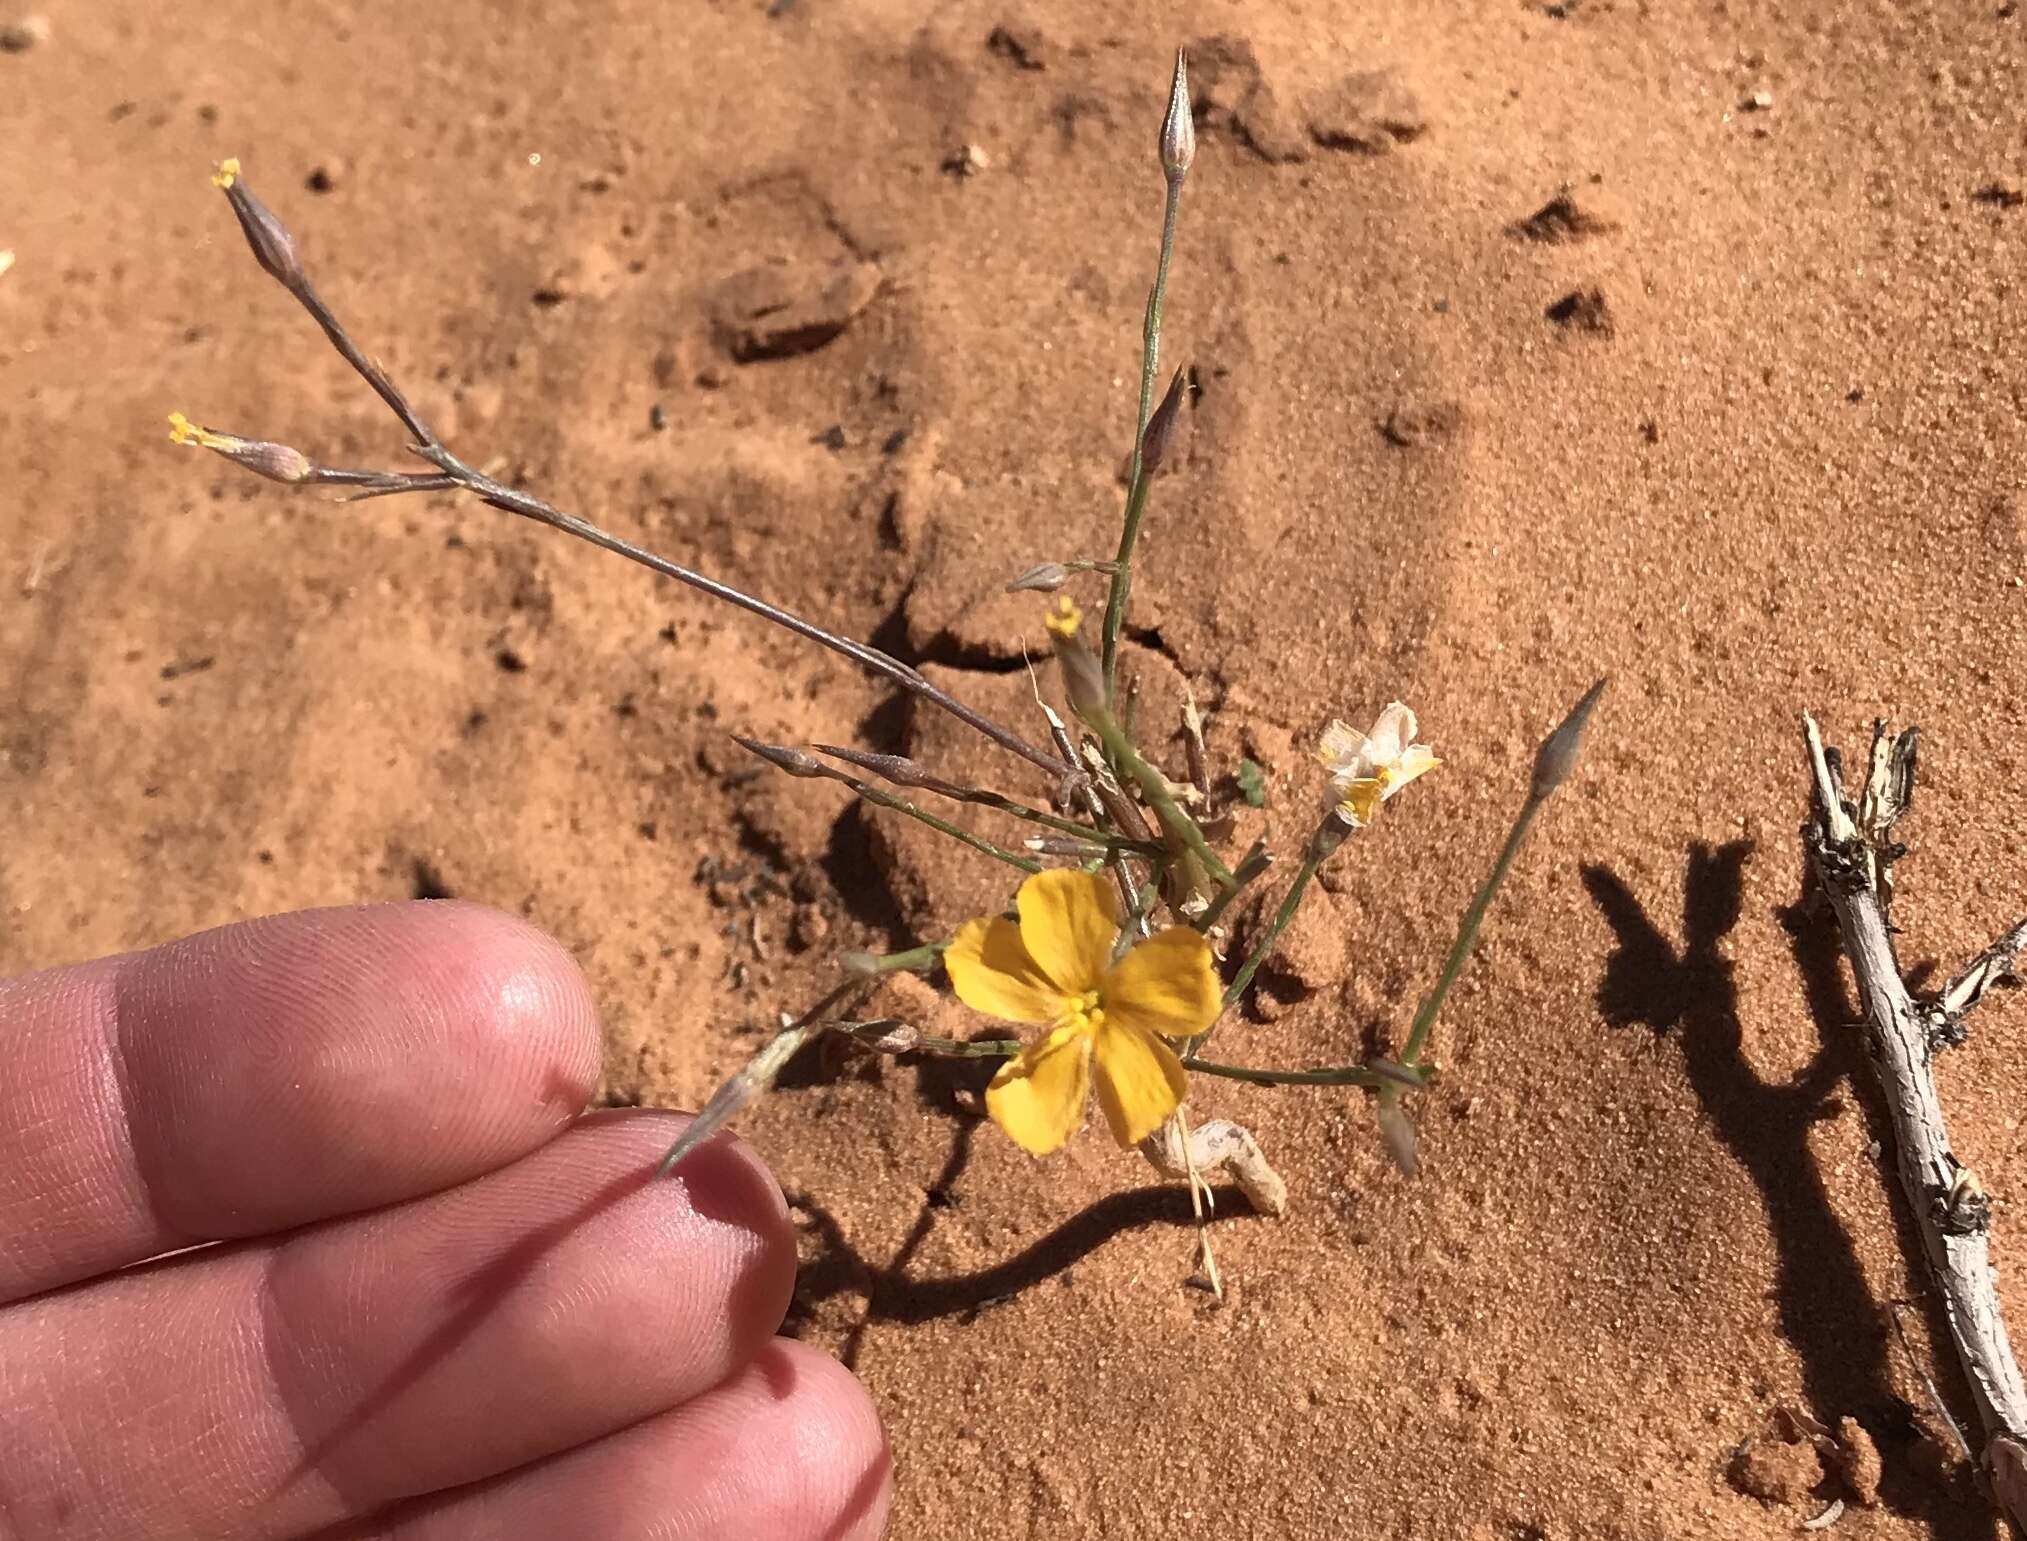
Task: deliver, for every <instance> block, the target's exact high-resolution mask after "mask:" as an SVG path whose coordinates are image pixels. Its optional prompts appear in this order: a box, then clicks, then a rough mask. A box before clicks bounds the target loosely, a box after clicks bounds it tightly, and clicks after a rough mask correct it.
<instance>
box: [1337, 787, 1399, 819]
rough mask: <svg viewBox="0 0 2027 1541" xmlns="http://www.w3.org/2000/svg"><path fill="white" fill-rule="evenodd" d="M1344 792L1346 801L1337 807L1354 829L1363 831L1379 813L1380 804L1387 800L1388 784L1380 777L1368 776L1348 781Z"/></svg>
mask: <svg viewBox="0 0 2027 1541" xmlns="http://www.w3.org/2000/svg"><path fill="white" fill-rule="evenodd" d="M1342 790H1343V792H1344V800H1343V801H1342V802H1340V803H1339V804H1338V805H1337V806H1338V808H1339V809H1340V810H1341V811H1342V812H1343V814H1344V816H1345V817H1346V818H1347V819H1349V820H1350V821H1351V824H1352V827H1353V828H1354V829H1362V828H1364V827H1365V826H1366V825H1368V824H1370V823H1371V822H1372V816H1373V815H1374V814H1375V813H1377V812H1378V811H1379V805H1380V803H1381V802H1382V801H1383V800H1384V799H1385V798H1386V793H1387V784H1386V782H1385V781H1384V780H1382V779H1381V778H1380V777H1378V776H1367V777H1365V778H1363V779H1362V780H1358V781H1347V782H1346V783H1345V784H1344V786H1343V788H1342Z"/></svg>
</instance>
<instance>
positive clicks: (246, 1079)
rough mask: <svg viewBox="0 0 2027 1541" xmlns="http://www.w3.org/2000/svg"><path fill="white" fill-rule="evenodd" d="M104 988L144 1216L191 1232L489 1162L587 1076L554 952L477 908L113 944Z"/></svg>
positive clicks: (590, 1081)
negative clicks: (122, 948) (149, 946)
mask: <svg viewBox="0 0 2027 1541" xmlns="http://www.w3.org/2000/svg"><path fill="white" fill-rule="evenodd" d="M114 988H115V993H116V996H117V1002H118V1004H117V1010H116V1012H115V1014H114V1016H115V1027H114V1033H115V1036H116V1038H117V1042H118V1052H117V1056H116V1058H117V1063H118V1064H119V1065H120V1067H121V1071H122V1079H123V1082H124V1084H125V1093H126V1102H127V1110H128V1117H129V1121H130V1125H131V1132H132V1140H133V1149H134V1155H135V1159H136V1162H137V1164H138V1166H139V1169H140V1173H141V1176H142V1178H143V1180H144V1181H145V1182H146V1184H147V1186H148V1189H149V1192H150V1195H151V1198H152V1201H153V1204H154V1207H155V1209H156V1211H157V1213H158V1215H159V1216H160V1217H161V1218H162V1219H163V1220H164V1221H165V1222H166V1223H168V1224H169V1225H170V1226H172V1227H174V1228H176V1229H178V1230H180V1231H183V1232H185V1233H187V1234H189V1235H192V1236H199V1237H218V1236H231V1235H251V1234H258V1233H260V1232H262V1231H266V1230H269V1229H275V1228H279V1227H282V1226H286V1225H290V1224H297V1223H300V1222H301V1221H303V1220H305V1219H310V1218H318V1217H320V1216H323V1215H329V1214H335V1213H344V1212H348V1211H351V1210H356V1209H362V1208H368V1207H372V1206H374V1205H377V1204H383V1203H389V1202H393V1201H396V1200H399V1199H403V1198H407V1197H411V1196H413V1195H416V1194H420V1193H426V1192H430V1191H434V1190H435V1189H438V1188H442V1187H446V1186H449V1185H450V1184H452V1183H456V1182H459V1181H463V1180H466V1179H468V1178H470V1177H474V1176H477V1175H479V1174H481V1173H484V1172H488V1171H491V1170H493V1169H495V1168H496V1167H499V1166H501V1165H504V1164H505V1163H507V1162H509V1161H512V1160H514V1159H515V1158H516V1157H518V1156H521V1155H523V1154H525V1153H526V1152H527V1151H529V1150H531V1149H533V1148H535V1147H536V1146H538V1145H541V1144H543V1143H545V1142H546V1141H548V1140H550V1139H552V1138H554V1137H555V1136H556V1135H557V1134H559V1133H561V1132H562V1130H563V1129H565V1128H566V1127H568V1125H569V1123H570V1121H571V1119H572V1118H574V1117H575V1115H576V1114H577V1112H578V1111H579V1110H580V1109H581V1108H582V1107H583V1106H584V1103H585V1101H586V1100H587V1098H588V1097H589V1096H590V1094H591V1091H592V1088H593V1087H594V1086H595V1085H596V1083H597V1077H598V1068H599V1049H600V1043H599V1032H598V1021H597V1013H596V1010H595V1008H594V1006H593V1004H592V1000H591V994H590V990H589V987H588V986H587V985H586V983H585V980H584V976H583V974H582V972H581V971H580V970H579V969H578V967H577V965H576V963H575V961H574V960H572V959H571V957H570V956H569V954H568V953H566V952H565V951H564V950H563V949H562V948H561V947H560V946H558V945H557V944H556V943H555V942H553V941H552V940H550V939H549V938H547V937H545V936H544V935H543V934H542V933H541V932H539V931H537V930H536V929H535V928H534V927H532V926H530V925H528V924H527V923H526V922H524V921H521V920H517V919H515V918H513V917H512V916H509V915H504V914H502V913H500V912H499V911H496V910H490V909H486V908H484V907H483V906H480V905H474V904H464V903H458V902H454V901H452V902H437V901H431V902H415V903H407V904H390V905H367V906H357V907H353V908H346V909H331V910H313V911H306V912H302V913H298V914H291V915H282V916H275V917H272V918H269V919H265V920H259V921H252V922H248V923H245V924H241V925H236V926H228V927H224V928H222V929H220V930H217V931H212V932H207V933H204V934H202V935H199V936H194V937H190V938H187V939H185V940H183V941H181V942H175V943H171V944H169V945H168V946H166V947H161V948H157V949H156V950H155V951H153V952H150V953H145V954H141V955H139V956H137V957H135V958H133V959H131V960H128V961H127V962H126V964H125V965H124V967H123V968H122V969H121V972H120V975H119V978H118V982H117V984H116V985H115V987H114ZM227 1194H230V1195H232V1196H233V1202H232V1203H231V1205H230V1206H229V1208H228V1206H226V1205H225V1204H224V1203H223V1202H222V1196H224V1195H227Z"/></svg>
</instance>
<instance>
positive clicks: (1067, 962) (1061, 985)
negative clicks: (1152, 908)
mask: <svg viewBox="0 0 2027 1541" xmlns="http://www.w3.org/2000/svg"><path fill="white" fill-rule="evenodd" d="M1014 908H1015V909H1017V910H1019V911H1020V917H1021V941H1022V943H1023V944H1025V946H1026V947H1027V951H1028V956H1029V957H1031V958H1033V959H1034V960H1035V964H1036V966H1037V967H1038V968H1040V969H1041V971H1042V973H1043V974H1044V975H1046V976H1047V977H1048V978H1049V979H1050V980H1051V981H1052V982H1053V983H1054V984H1055V986H1056V988H1057V990H1059V991H1060V992H1061V993H1062V994H1064V995H1066V996H1071V997H1075V996H1079V995H1082V994H1084V993H1085V992H1086V991H1090V990H1095V989H1097V988H1098V981H1099V980H1101V979H1103V978H1104V977H1105V970H1106V969H1108V968H1110V967H1111V966H1112V944H1113V943H1114V942H1115V941H1117V940H1118V939H1119V911H1118V908H1117V907H1116V906H1115V904H1114V903H1113V899H1112V889H1111V887H1110V885H1108V884H1107V883H1106V882H1105V881H1104V880H1103V879H1101V878H1100V877H1099V876H1098V875H1097V874H1096V873H1094V872H1077V871H1074V870H1072V869H1070V868H1063V867H1058V868H1055V869H1054V870H1052V871H1049V872H1037V873H1036V874H1035V875H1034V876H1033V877H1031V878H1029V879H1028V880H1027V881H1026V882H1024V883H1022V884H1021V891H1020V893H1019V894H1018V895H1016V896H1015V898H1014ZM980 1009H981V1010H983V1009H984V1008H982V1007H981V1008H980Z"/></svg>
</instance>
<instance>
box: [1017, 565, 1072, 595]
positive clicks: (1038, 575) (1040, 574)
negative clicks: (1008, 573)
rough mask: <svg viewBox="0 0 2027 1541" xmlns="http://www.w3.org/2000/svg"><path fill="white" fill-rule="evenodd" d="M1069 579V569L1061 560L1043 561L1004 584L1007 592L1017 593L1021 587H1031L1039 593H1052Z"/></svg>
mask: <svg viewBox="0 0 2027 1541" xmlns="http://www.w3.org/2000/svg"><path fill="white" fill-rule="evenodd" d="M1069 581H1070V569H1069V568H1067V567H1065V566H1064V565H1063V564H1062V563H1061V562H1044V563H1042V564H1041V565H1040V566H1039V567H1030V568H1029V569H1028V570H1027V571H1026V572H1024V573H1022V574H1021V575H1020V576H1019V577H1018V578H1016V579H1014V580H1013V582H1011V583H1009V584H1008V585H1007V586H1006V592H1007V593H1009V594H1018V593H1020V592H1021V591H1022V590H1023V589H1033V590H1035V591H1036V592H1037V593H1041V594H1053V593H1055V592H1056V590H1057V589H1059V588H1061V587H1062V586H1063V585H1064V584H1066V583H1068V582H1069Z"/></svg>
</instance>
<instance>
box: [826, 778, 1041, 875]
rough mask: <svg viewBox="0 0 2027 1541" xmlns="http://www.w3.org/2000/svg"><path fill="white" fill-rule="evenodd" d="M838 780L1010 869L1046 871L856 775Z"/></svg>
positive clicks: (869, 800)
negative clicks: (1002, 863) (868, 783)
mask: <svg viewBox="0 0 2027 1541" xmlns="http://www.w3.org/2000/svg"><path fill="white" fill-rule="evenodd" d="M837 779H838V780H840V781H842V782H844V784H845V785H846V786H848V787H850V788H851V789H852V790H853V791H854V792H856V793H858V795H859V796H861V797H863V798H864V799H865V800H866V801H867V802H869V803H873V804H876V805H877V806H879V807H882V808H891V809H893V810H894V812H896V813H903V814H906V815H907V816H908V817H909V818H911V819H915V820H917V821H919V822H920V823H923V824H927V825H928V826H929V827H930V828H931V829H933V830H935V831H936V832H937V833H938V834H940V835H948V836H949V837H950V838H951V839H952V840H957V841H961V842H962V843H963V844H965V845H968V846H970V847H971V848H972V849H973V850H974V851H983V852H984V853H985V854H986V855H987V856H991V857H993V858H995V859H996V860H999V861H1003V862H1005V863H1006V864H1007V865H1008V866H1009V867H1018V868H1020V869H1021V871H1023V872H1028V873H1034V872H1040V871H1042V870H1044V869H1043V866H1042V864H1041V863H1040V862H1038V861H1030V860H1028V858H1027V857H1025V856H1020V855H1017V854H1015V853H1014V852H1012V851H1009V850H1008V849H1007V848H1006V847H1005V846H1001V845H994V844H993V843H992V842H991V841H990V840H987V839H986V838H985V837H984V836H982V835H974V834H973V833H972V832H971V831H970V830H968V829H963V828H960V827H959V826H958V825H955V824H952V823H951V822H950V821H949V820H948V819H939V818H937V817H936V815H935V814H933V813H928V812H925V811H924V810H923V809H921V808H918V807H916V806H915V805H914V804H913V803H911V802H909V801H908V799H907V798H905V797H895V796H894V795H893V794H892V793H890V792H882V791H881V790H880V789H879V788H878V787H876V786H869V785H867V784H866V783H865V782H863V781H860V780H859V779H858V778H857V777H855V776H840V777H838V778H837Z"/></svg>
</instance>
